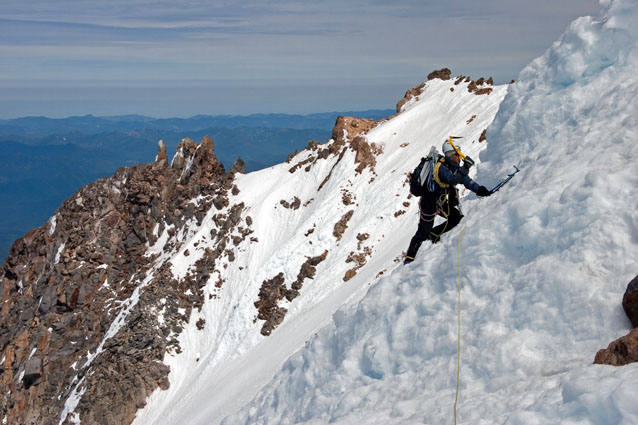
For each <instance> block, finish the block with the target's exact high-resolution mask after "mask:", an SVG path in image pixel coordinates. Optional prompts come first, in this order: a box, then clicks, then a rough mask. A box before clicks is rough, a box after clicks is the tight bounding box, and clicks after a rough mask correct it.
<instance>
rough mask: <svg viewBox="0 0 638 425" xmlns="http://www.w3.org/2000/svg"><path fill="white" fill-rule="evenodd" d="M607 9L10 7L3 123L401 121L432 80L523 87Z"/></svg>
mask: <svg viewBox="0 0 638 425" xmlns="http://www.w3.org/2000/svg"><path fill="white" fill-rule="evenodd" d="M599 10H600V7H599V5H598V1H596V0H561V1H555V0H551V1H548V0H536V1H533V2H532V1H529V0H527V1H522V0H483V1H476V0H474V1H471V0H448V1H440V0H436V1H434V0H393V1H387V0H385V1H381V0H354V1H350V0H339V1H337V0H314V1H308V2H301V1H292V0H268V1H265V0H248V1H235V0H221V1H204V0H186V1H184V0H173V1H165V0H159V1H157V0H154V1H150V0H126V1H124V0H112V1H94V0H57V1H50V0H46V1H45V0H34V1H29V2H25V1H14V0H8V1H7V0H3V1H2V2H0V58H2V60H1V61H0V118H13V117H19V116H27V115H44V116H49V117H65V116H70V115H84V114H93V115H120V114H131V113H137V114H142V115H148V116H154V117H169V116H179V117H188V116H192V115H197V114H211V115H213V114H250V113H258V112H263V113H268V112H284V113H301V114H306V113H311V112H326V111H345V110H357V109H373V108H379V109H386V108H393V107H394V105H395V104H396V102H397V101H398V100H399V99H400V98H401V97H403V93H404V92H405V91H406V90H408V89H409V88H411V87H413V86H415V85H418V84H420V83H421V82H423V81H424V80H425V79H426V76H427V74H428V73H429V72H430V71H432V70H434V69H438V68H442V67H449V68H450V69H452V73H453V75H461V74H462V75H469V76H471V77H474V78H478V77H490V76H492V77H494V79H495V81H496V82H497V83H505V82H509V81H510V80H512V79H515V78H516V76H517V74H518V72H519V71H520V70H521V68H522V67H523V66H525V65H526V64H527V63H528V62H529V61H530V60H532V59H534V58H535V57H537V56H540V55H541V54H542V53H543V52H544V51H545V50H546V49H547V48H549V47H550V45H551V43H552V42H553V41H554V40H555V39H556V38H557V37H558V36H560V34H562V33H563V31H564V30H565V28H566V27H567V26H568V25H569V23H570V22H571V21H572V20H574V19H575V18H577V17H579V16H585V15H591V16H597V15H598V13H599Z"/></svg>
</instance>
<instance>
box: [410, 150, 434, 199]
mask: <svg viewBox="0 0 638 425" xmlns="http://www.w3.org/2000/svg"><path fill="white" fill-rule="evenodd" d="M440 157H441V155H439V153H438V152H437V151H436V148H435V147H434V146H432V148H431V149H430V153H429V154H428V156H426V157H425V158H421V162H419V165H417V166H416V168H415V169H414V171H412V175H411V176H410V193H411V194H412V195H414V196H423V195H425V194H426V193H428V192H429V193H432V192H434V190H435V189H436V182H435V181H434V166H435V165H436V162H437V161H438V160H439V158H440Z"/></svg>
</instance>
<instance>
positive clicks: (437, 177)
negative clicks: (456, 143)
mask: <svg viewBox="0 0 638 425" xmlns="http://www.w3.org/2000/svg"><path fill="white" fill-rule="evenodd" d="M443 162H445V157H442V158H439V160H438V161H437V162H436V165H435V166H434V181H435V182H436V184H438V185H439V186H441V187H442V188H444V189H445V188H446V187H448V186H449V184H447V183H443V182H442V181H441V179H440V178H439V168H440V167H441V164H443Z"/></svg>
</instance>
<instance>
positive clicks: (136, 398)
mask: <svg viewBox="0 0 638 425" xmlns="http://www.w3.org/2000/svg"><path fill="white" fill-rule="evenodd" d="M178 151H179V152H180V155H178V156H179V157H180V160H177V161H173V165H172V167H171V166H169V165H168V162H167V161H157V162H155V163H149V164H144V165H136V166H134V167H129V168H122V169H120V170H118V171H117V172H116V173H115V175H114V176H113V177H110V178H105V179H100V180H98V181H96V182H94V183H92V184H90V185H87V186H85V187H83V188H82V189H81V190H80V191H78V192H77V193H76V194H75V195H73V196H71V197H70V198H69V199H67V200H66V201H65V202H64V203H63V204H62V206H61V207H60V208H59V209H58V210H57V211H56V213H55V216H54V217H53V218H52V219H51V220H50V221H49V222H48V223H46V224H45V225H44V226H42V227H40V228H38V229H34V230H32V231H30V232H29V233H28V234H27V235H25V236H24V237H22V238H21V239H19V240H18V241H16V242H15V243H14V245H13V247H12V249H11V252H10V255H9V257H8V258H7V260H6V262H5V264H4V265H3V266H2V267H1V268H0V279H1V282H2V290H1V293H0V294H1V300H0V301H1V302H0V358H3V359H4V361H3V363H2V364H1V365H0V418H3V419H5V418H6V421H7V423H9V424H12V425H21V424H33V423H37V424H58V423H59V422H60V419H61V415H62V411H63V408H64V403H65V401H66V400H67V398H68V397H69V395H70V393H71V391H73V390H74V389H75V390H76V391H78V393H80V394H83V395H82V396H81V398H80V401H79V403H78V405H77V407H76V409H75V413H76V414H78V415H79V418H80V420H81V422H82V423H87V424H88V423H91V424H93V423H99V424H105V425H110V424H113V425H116V424H117V425H122V424H128V423H130V422H132V420H133V419H134V417H135V413H136V411H137V409H139V408H140V407H143V406H144V405H145V400H146V398H147V396H148V395H150V394H151V393H152V392H153V391H154V390H155V389H156V388H158V387H159V388H162V389H166V388H168V386H169V381H168V373H169V368H168V366H166V365H165V364H163V363H162V360H163V358H164V354H165V353H166V352H167V351H175V352H179V351H180V347H179V344H178V342H177V336H178V335H179V333H180V332H181V331H182V329H183V327H184V324H185V321H186V319H187V318H188V317H190V312H191V311H192V310H193V309H200V308H201V306H202V304H203V301H204V294H203V287H204V286H205V285H206V283H207V281H208V278H209V277H210V275H211V274H212V273H213V271H214V268H215V261H216V259H218V258H220V257H222V256H226V257H227V256H228V255H229V252H230V251H228V250H226V249H225V247H226V246H227V245H228V244H229V243H232V242H233V240H232V238H231V237H230V233H231V232H232V231H233V230H234V229H236V228H237V226H238V224H239V221H240V218H241V211H242V209H243V205H229V202H228V192H229V191H231V190H232V188H233V179H234V175H233V174H231V173H226V172H225V171H224V167H223V165H222V164H221V163H220V162H219V161H218V160H217V157H216V156H215V153H214V144H213V141H212V140H211V139H209V138H205V139H204V140H203V141H202V142H201V143H199V144H196V143H194V142H192V141H190V140H184V141H183V142H182V143H180V145H179V146H178ZM194 198H198V199H199V200H200V201H199V202H198V203H193V202H191V200H192V199H194ZM213 200H217V202H218V203H219V205H220V206H222V207H224V206H225V207H228V211H229V213H227V214H225V213H223V212H220V213H219V214H217V216H216V217H215V220H214V221H215V226H216V227H215V230H214V234H211V239H212V240H211V246H214V247H216V248H215V250H214V251H213V250H211V249H207V251H206V254H205V255H204V256H203V258H202V259H201V260H199V261H198V263H197V271H196V273H195V274H191V275H188V276H186V277H185V278H184V279H180V280H177V279H176V278H175V277H174V276H173V275H172V273H171V271H170V264H159V263H158V262H157V261H156V259H157V258H158V257H159V254H155V255H151V254H150V253H149V252H148V247H149V246H153V245H155V244H156V243H157V242H158V240H159V236H161V235H162V234H168V235H169V237H168V238H167V241H166V243H165V244H164V246H162V247H161V249H162V250H163V251H165V252H168V251H173V250H175V249H176V248H177V247H178V246H179V244H180V243H181V242H182V241H180V240H178V239H177V237H178V236H177V235H179V234H180V232H179V230H180V229H181V228H183V227H184V226H185V225H186V223H188V222H189V221H191V222H192V221H193V220H194V221H195V222H197V223H199V224H201V222H202V220H203V219H204V217H205V215H206V212H207V211H208V210H209V209H210V208H211V206H212V204H213ZM250 233H251V231H250V230H249V229H243V230H242V234H243V235H244V237H246V236H247V235H248V234H250ZM222 283H223V282H219V283H218V284H219V285H221V284H222ZM136 289H138V291H139V301H138V302H137V304H135V305H134V307H132V308H131V309H130V311H128V312H127V314H126V315H125V322H126V326H121V327H119V328H118V327H116V326H113V329H112V332H114V336H112V337H110V338H106V334H107V331H109V329H110V328H111V327H112V325H113V322H114V319H115V318H116V317H117V316H118V314H124V312H123V308H124V307H123V306H125V305H126V304H127V303H125V302H124V301H125V300H127V299H129V297H130V296H131V295H132V294H133V292H134V291H135V290H136ZM180 310H181V313H180ZM158 311H163V317H164V320H163V322H162V323H158V320H157V312H158ZM184 311H186V314H183V312H184ZM202 327H203V324H202ZM101 343H103V345H102V346H101V348H100V344H101ZM98 348H99V349H98ZM69 422H70V418H66V420H65V421H64V423H65V424H68V423H69Z"/></svg>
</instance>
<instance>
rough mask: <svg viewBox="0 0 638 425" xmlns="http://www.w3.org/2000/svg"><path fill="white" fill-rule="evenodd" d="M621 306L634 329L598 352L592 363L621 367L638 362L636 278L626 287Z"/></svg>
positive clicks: (637, 283) (637, 292)
mask: <svg viewBox="0 0 638 425" xmlns="http://www.w3.org/2000/svg"><path fill="white" fill-rule="evenodd" d="M622 306H623V309H624V310H625V313H626V314H627V317H628V318H629V320H630V321H631V323H632V325H633V327H634V329H633V330H632V331H631V332H629V334H627V335H625V336H623V337H621V338H618V339H617V340H615V341H613V342H612V343H611V344H609V346H608V347H607V348H606V349H602V350H599V351H598V352H597V353H596V357H595V358H594V363H597V364H608V365H612V366H622V365H626V364H629V363H634V362H638V276H636V277H634V278H633V279H632V281H631V282H629V284H628V285H627V289H626V290H625V295H624V296H623V300H622Z"/></svg>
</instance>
